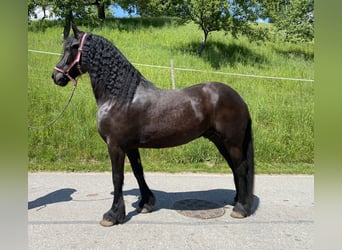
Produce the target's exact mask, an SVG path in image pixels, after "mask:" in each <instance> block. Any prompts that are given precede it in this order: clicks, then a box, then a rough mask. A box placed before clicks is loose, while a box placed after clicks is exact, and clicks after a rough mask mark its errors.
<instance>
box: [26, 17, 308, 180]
mask: <svg viewBox="0 0 342 250" xmlns="http://www.w3.org/2000/svg"><path fill="white" fill-rule="evenodd" d="M50 26H51V27H47V28H46V29H44V30H39V29H36V28H35V27H36V26H34V27H31V28H30V30H29V32H28V48H29V49H33V50H41V51H49V52H57V53H61V52H62V46H63V41H62V27H61V26H60V25H58V22H57V23H50ZM79 28H80V29H82V30H84V31H90V32H93V33H95V34H98V35H102V36H104V37H106V38H107V39H109V40H110V41H112V42H113V43H114V44H115V45H116V46H117V47H118V48H119V49H120V50H121V51H122V52H123V54H124V55H125V56H126V57H127V58H128V59H129V60H130V61H131V62H133V63H139V64H152V65H160V66H169V65H170V60H171V59H172V60H173V61H174V66H175V67H177V68H191V69H199V70H206V71H221V72H231V73H242V74H255V75H269V76H279V77H291V78H305V79H313V77H314V72H313V57H314V56H313V44H298V45H293V44H287V43H282V42H275V41H273V42H265V43H256V42H249V41H248V40H247V38H245V37H240V38H239V39H233V38H232V37H231V36H230V35H224V33H223V32H216V33H212V34H211V35H210V36H209V39H208V44H207V46H206V48H205V49H204V51H203V53H202V56H201V57H198V56H197V55H196V51H197V49H198V46H199V42H200V41H201V36H202V34H201V32H200V30H198V28H197V27H196V26H195V25H193V24H187V25H179V24H178V23H177V22H176V21H175V20H173V19H157V20H155V19H122V20H111V21H108V22H107V23H106V24H105V25H103V26H102V27H95V28H94V27H86V26H80V27H79ZM59 59H60V57H59V56H56V55H49V54H39V53H33V52H28V100H29V106H28V123H29V124H30V125H34V126H44V125H45V124H46V123H47V122H49V121H50V120H52V119H53V118H54V117H56V115H58V113H59V112H60V111H61V110H62V108H63V106H64V105H65V102H66V101H67V99H68V97H69V95H70V92H71V89H72V86H71V84H70V85H68V86H67V87H65V88H61V87H59V86H56V85H54V84H53V82H52V79H51V73H52V69H53V67H54V66H55V64H56V63H57V62H58V61H59ZM136 67H137V68H138V69H139V70H140V72H141V73H142V74H143V75H144V76H145V77H146V78H148V79H149V80H151V81H152V82H154V83H155V84H156V85H157V86H159V87H163V88H171V76H170V75H171V74H170V70H169V69H161V68H152V67H147V66H139V65H136ZM175 81H176V87H177V88H182V87H186V86H189V85H192V84H195V83H198V82H203V81H221V82H224V83H226V84H229V85H230V86H232V87H233V88H234V89H236V90H237V91H238V92H239V93H240V94H241V96H242V97H243V98H244V99H245V101H246V102H247V103H248V105H249V108H250V111H251V114H252V119H253V129H254V140H255V146H254V147H255V157H256V158H255V160H256V172H257V173H313V171H314V170H313V148H314V139H313V107H314V101H313V100H314V93H313V90H314V88H313V84H314V83H312V82H301V81H287V80H276V79H263V78H251V77H241V76H231V75H221V74H213V73H210V72H205V73H202V72H191V71H178V70H176V71H175ZM96 111H97V107H96V103H95V99H94V97H93V94H92V90H91V86H90V83H89V78H88V76H87V75H84V76H82V78H81V79H80V80H79V84H78V87H77V90H76V93H75V96H74V98H73V100H72V103H71V105H70V107H69V108H68V109H67V110H66V112H65V114H64V115H63V117H62V119H61V120H59V121H58V122H57V123H56V124H55V125H54V126H52V127H50V128H48V129H46V130H40V131H37V130H29V146H28V148H29V170H69V171H78V170H84V171H102V170H110V164H109V159H108V156H107V149H106V145H105V144H104V143H103V141H102V139H100V137H99V135H98V133H97V128H96ZM141 154H142V158H143V159H142V160H143V163H144V167H145V169H147V170H150V171H163V170H166V171H171V172H172V171H207V172H229V169H228V167H227V166H226V164H225V163H224V161H223V159H222V157H221V156H220V155H219V153H218V152H217V150H216V148H215V147H214V145H212V144H211V143H210V142H209V141H207V140H205V139H199V140H197V141H194V142H192V143H189V144H187V145H184V146H181V147H176V148H170V149H160V150H158V149H148V150H141ZM127 169H129V168H127Z"/></svg>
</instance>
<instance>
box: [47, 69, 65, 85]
mask: <svg viewBox="0 0 342 250" xmlns="http://www.w3.org/2000/svg"><path fill="white" fill-rule="evenodd" d="M51 77H52V79H53V81H54V82H55V84H57V85H59V86H62V87H64V86H66V85H67V84H68V82H69V78H68V77H66V75H64V74H62V73H61V72H58V71H57V70H54V71H53V72H52V75H51Z"/></svg>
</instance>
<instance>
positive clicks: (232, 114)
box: [52, 25, 254, 226]
mask: <svg viewBox="0 0 342 250" xmlns="http://www.w3.org/2000/svg"><path fill="white" fill-rule="evenodd" d="M72 29H73V33H74V34H73V35H72V36H70V37H68V38H67V39H66V40H65V45H64V54H63V57H62V59H61V61H60V62H59V63H58V64H57V65H56V67H55V68H54V71H53V73H52V78H53V80H54V82H55V83H56V84H57V85H60V86H65V85H67V83H68V82H69V81H72V82H74V84H76V83H77V81H76V77H78V76H79V75H81V74H83V73H86V72H88V73H89V75H90V80H91V85H92V88H93V92H94V95H95V98H96V102H97V105H98V117H97V124H98V131H99V133H100V135H101V137H102V138H103V140H104V141H105V142H106V143H107V146H108V152H109V155H110V160H111V165H112V179H113V185H114V200H113V205H112V207H111V208H110V210H109V211H108V212H107V213H105V214H104V215H103V219H102V221H101V222H100V224H101V225H103V226H112V225H115V224H119V223H123V222H124V221H125V216H126V215H125V205H124V200H123V194H122V186H123V180H124V158H125V155H127V156H128V159H129V161H130V163H131V166H132V169H133V172H134V176H135V177H136V179H137V181H138V184H139V188H140V192H141V200H140V202H139V207H140V212H142V213H146V212H151V211H152V208H153V205H154V204H155V197H154V195H153V193H152V192H151V190H150V189H149V187H148V186H147V184H146V182H145V178H144V172H143V167H142V164H141V160H140V155H139V150H138V148H164V147H173V146H177V145H181V144H185V143H188V142H189V141H192V140H194V139H196V138H199V137H201V136H203V137H205V138H208V139H209V140H210V141H212V142H213V143H214V144H215V145H216V147H217V148H218V150H219V152H220V153H221V154H222V155H223V157H224V158H225V160H226V161H227V163H228V164H229V166H230V167H231V169H232V172H233V175H234V183H235V187H236V196H235V206H234V208H233V211H232V213H231V216H232V217H235V218H243V217H246V216H248V215H250V214H251V213H252V207H253V182H254V152H253V140H252V127H251V125H252V124H251V117H250V114H249V111H248V107H247V105H246V103H245V102H244V101H243V99H242V98H241V97H240V96H239V94H238V93H237V92H235V91H234V90H233V89H232V88H230V87H228V86H227V85H225V84H223V83H218V82H206V83H200V84H197V85H194V86H191V87H188V88H184V89H180V90H164V89H159V88H157V87H155V86H154V85H153V84H152V83H151V82H149V81H148V80H146V79H145V78H144V77H143V76H142V75H141V73H140V72H139V71H138V70H137V69H136V68H134V67H133V66H132V64H131V63H130V62H129V61H128V60H127V59H126V58H125V57H124V56H123V54H121V52H120V51H119V50H118V49H117V48H116V47H115V46H114V45H113V44H112V43H110V42H109V41H108V40H106V39H105V38H103V37H100V36H97V35H94V34H91V33H85V32H82V31H80V30H78V29H77V27H76V26H75V25H73V27H72Z"/></svg>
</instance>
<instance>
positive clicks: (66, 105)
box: [28, 84, 77, 130]
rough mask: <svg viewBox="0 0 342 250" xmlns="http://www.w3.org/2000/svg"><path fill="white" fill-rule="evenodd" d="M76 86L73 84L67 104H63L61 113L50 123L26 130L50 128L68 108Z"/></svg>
mask: <svg viewBox="0 0 342 250" xmlns="http://www.w3.org/2000/svg"><path fill="white" fill-rule="evenodd" d="M76 87H77V84H74V87H73V89H72V91H71V95H70V97H69V99H68V102H67V103H66V104H65V106H64V108H63V109H62V111H61V112H60V113H59V114H58V115H57V117H56V118H55V119H53V120H52V121H50V122H49V123H48V124H47V125H45V126H44V127H35V126H30V125H29V126H28V128H30V129H35V130H43V129H46V128H48V127H50V126H52V125H53V124H54V123H55V122H57V121H58V120H59V119H60V118H61V117H62V115H63V113H64V112H65V110H66V109H67V108H68V106H69V104H70V103H71V99H72V97H73V96H74V93H75V90H76Z"/></svg>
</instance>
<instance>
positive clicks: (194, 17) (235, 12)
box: [117, 0, 259, 55]
mask: <svg viewBox="0 0 342 250" xmlns="http://www.w3.org/2000/svg"><path fill="white" fill-rule="evenodd" d="M117 2H118V4H119V5H120V6H121V7H123V8H124V9H126V10H128V11H130V10H133V9H134V10H136V11H137V12H138V13H139V14H140V15H142V16H144V15H148V16H161V15H164V16H176V17H180V18H181V19H183V21H184V22H188V21H193V22H194V23H195V24H197V25H198V27H199V28H200V29H201V30H202V32H203V39H202V43H201V45H200V47H199V49H198V54H199V55H200V54H201V53H202V51H203V48H204V46H205V44H206V42H207V39H208V35H209V33H210V32H213V31H220V30H224V31H225V32H227V33H228V32H229V33H231V34H232V35H233V36H234V37H236V36H237V35H238V34H240V33H242V34H247V35H251V34H252V30H253V29H252V28H251V27H250V23H249V22H254V21H255V20H256V19H257V17H258V9H259V3H258V2H259V1H258V0H146V1H143V0H133V1H132V0H119V1H117Z"/></svg>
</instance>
